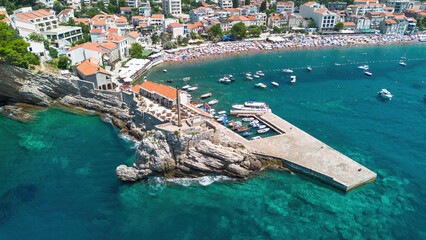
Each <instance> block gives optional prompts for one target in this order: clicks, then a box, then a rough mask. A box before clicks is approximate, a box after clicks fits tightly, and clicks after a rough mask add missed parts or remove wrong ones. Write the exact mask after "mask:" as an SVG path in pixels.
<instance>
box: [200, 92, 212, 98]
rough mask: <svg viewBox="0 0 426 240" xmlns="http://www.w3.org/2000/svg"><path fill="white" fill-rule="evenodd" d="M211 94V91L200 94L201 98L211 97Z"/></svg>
mask: <svg viewBox="0 0 426 240" xmlns="http://www.w3.org/2000/svg"><path fill="white" fill-rule="evenodd" d="M211 96H212V94H211V93H206V94H203V95H201V98H208V97H211Z"/></svg>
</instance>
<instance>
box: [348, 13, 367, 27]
mask: <svg viewBox="0 0 426 240" xmlns="http://www.w3.org/2000/svg"><path fill="white" fill-rule="evenodd" d="M346 19H347V20H348V21H350V22H354V23H355V24H356V28H355V29H356V30H368V29H370V28H371V19H370V18H369V17H366V16H360V15H351V16H349V17H347V18H346Z"/></svg>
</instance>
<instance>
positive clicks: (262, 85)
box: [254, 83, 266, 88]
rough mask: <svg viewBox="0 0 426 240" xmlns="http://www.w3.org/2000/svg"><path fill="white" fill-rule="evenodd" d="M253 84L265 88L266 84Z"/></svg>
mask: <svg viewBox="0 0 426 240" xmlns="http://www.w3.org/2000/svg"><path fill="white" fill-rule="evenodd" d="M254 86H255V87H257V88H266V85H265V84H263V83H256V84H254Z"/></svg>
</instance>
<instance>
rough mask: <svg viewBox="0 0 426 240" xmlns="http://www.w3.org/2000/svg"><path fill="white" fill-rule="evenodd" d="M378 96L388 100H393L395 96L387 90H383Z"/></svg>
mask: <svg viewBox="0 0 426 240" xmlns="http://www.w3.org/2000/svg"><path fill="white" fill-rule="evenodd" d="M377 94H378V95H379V96H380V97H382V98H384V99H387V100H392V97H393V95H392V94H391V93H390V92H389V91H388V90H387V89H382V90H380V92H377Z"/></svg>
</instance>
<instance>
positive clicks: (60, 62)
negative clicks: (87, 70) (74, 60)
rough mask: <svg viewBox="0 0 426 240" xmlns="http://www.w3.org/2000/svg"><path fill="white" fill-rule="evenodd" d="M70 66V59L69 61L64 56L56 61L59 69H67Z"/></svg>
mask: <svg viewBox="0 0 426 240" xmlns="http://www.w3.org/2000/svg"><path fill="white" fill-rule="evenodd" d="M70 65H71V59H69V58H68V57H67V56H65V55H61V56H60V57H59V60H58V68H59V69H68V68H69V67H70Z"/></svg>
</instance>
